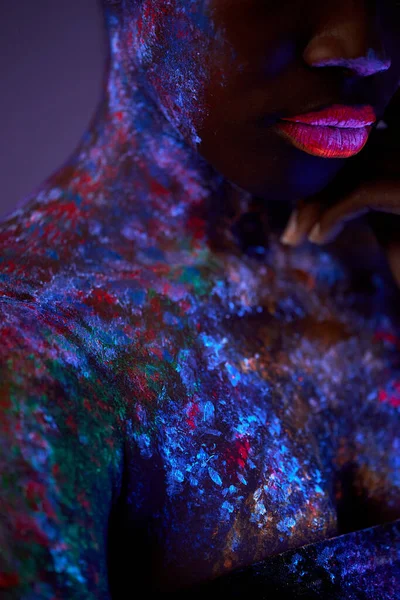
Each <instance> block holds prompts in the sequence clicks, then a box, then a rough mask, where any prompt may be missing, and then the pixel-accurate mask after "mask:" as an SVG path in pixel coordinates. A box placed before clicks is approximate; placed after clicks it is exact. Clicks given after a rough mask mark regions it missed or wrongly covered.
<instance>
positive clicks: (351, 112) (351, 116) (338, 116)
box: [281, 104, 377, 128]
mask: <svg viewBox="0 0 400 600" xmlns="http://www.w3.org/2000/svg"><path fill="white" fill-rule="evenodd" d="M281 119H282V120H283V121H294V122H296V123H306V124H308V125H320V126H325V127H326V126H330V127H345V128H358V127H366V126H367V125H372V124H373V123H375V122H376V120H377V118H376V114H375V110H374V108H373V107H372V106H370V105H369V104H363V105H358V106H349V105H346V104H332V105H330V106H328V107H326V108H322V109H320V110H317V111H315V112H308V113H304V114H302V115H296V116H293V117H281Z"/></svg>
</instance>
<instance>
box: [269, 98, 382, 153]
mask: <svg viewBox="0 0 400 600" xmlns="http://www.w3.org/2000/svg"><path fill="white" fill-rule="evenodd" d="M376 120H377V118H376V115H375V111H374V109H373V108H372V106H369V105H364V106H358V107H354V106H345V105H341V104H335V105H332V106H330V107H328V108H325V109H323V110H320V111H318V112H310V113H305V114H303V115H298V116H293V117H282V118H281V120H280V122H278V123H277V125H276V128H277V131H278V132H279V133H280V134H282V135H283V136H284V137H285V138H286V139H288V140H289V141H290V142H291V143H292V144H293V145H294V146H296V147H297V148H299V149H300V150H303V151H305V152H307V153H308V154H312V155H314V156H320V157H323V158H348V157H350V156H354V155H355V154H358V153H359V152H360V151H361V150H362V149H363V147H364V146H365V144H366V143H367V141H368V137H369V134H370V132H371V129H372V125H373V124H374V123H375V122H376Z"/></svg>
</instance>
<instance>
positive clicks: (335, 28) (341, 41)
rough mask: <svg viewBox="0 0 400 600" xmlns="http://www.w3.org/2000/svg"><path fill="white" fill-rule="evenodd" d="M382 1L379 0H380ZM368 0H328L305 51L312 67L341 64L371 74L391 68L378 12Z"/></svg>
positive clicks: (358, 72)
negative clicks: (371, 10)
mask: <svg viewBox="0 0 400 600" xmlns="http://www.w3.org/2000/svg"><path fill="white" fill-rule="evenodd" d="M378 1H379V0H378ZM366 4H368V6H369V7H370V5H371V3H370V2H368V3H367V2H366V0H334V1H333V2H326V1H325V2H324V5H325V9H324V11H323V15H322V17H321V18H320V19H319V24H318V25H317V27H316V29H315V30H314V32H313V37H312V39H311V40H310V41H309V43H308V45H307V47H306V48H305V50H304V52H303V59H304V60H305V62H306V63H307V64H308V65H309V66H312V67H341V68H342V69H343V70H344V71H345V72H346V73H347V74H350V75H353V74H355V75H358V76H361V77H369V76H370V75H375V74H376V73H380V72H381V71H387V70H388V69H390V66H391V60H390V58H389V57H388V56H387V55H386V52H385V48H384V45H383V41H382V37H381V36H382V32H380V31H379V27H378V22H379V19H378V17H377V15H375V14H374V15H371V14H369V12H370V8H368V9H367V6H366Z"/></svg>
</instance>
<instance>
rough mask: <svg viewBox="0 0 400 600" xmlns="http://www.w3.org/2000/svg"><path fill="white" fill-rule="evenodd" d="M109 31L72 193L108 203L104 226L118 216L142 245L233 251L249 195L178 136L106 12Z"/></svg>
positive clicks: (75, 163) (76, 158)
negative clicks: (101, 85) (101, 87)
mask: <svg viewBox="0 0 400 600" xmlns="http://www.w3.org/2000/svg"><path fill="white" fill-rule="evenodd" d="M107 28H108V32H109V42H110V51H109V56H108V69H107V80H106V85H105V93H104V98H103V101H102V103H101V106H100V107H99V109H98V112H97V115H96V117H95V119H94V121H93V123H92V126H91V127H90V128H89V130H88V132H87V134H86V135H85V137H84V139H83V141H82V144H81V146H80V148H79V149H78V151H77V153H76V155H75V156H74V158H73V161H72V163H73V164H72V165H71V166H72V173H73V176H72V180H71V182H70V185H71V186H72V187H73V188H74V192H75V193H78V194H79V195H80V196H81V197H82V198H83V201H84V202H89V203H91V204H97V205H99V206H101V207H103V208H104V207H105V209H106V210H107V220H108V222H109V223H111V222H115V219H116V218H119V219H120V220H121V221H122V222H123V223H124V224H125V225H123V227H124V226H125V230H126V233H127V235H128V236H129V235H131V238H130V239H132V240H134V239H136V240H139V235H141V237H142V240H144V238H145V243H146V246H149V245H151V246H157V247H161V248H163V249H164V250H170V251H174V250H176V249H177V248H178V247H179V248H183V247H184V248H186V249H188V250H193V248H199V247H203V248H204V247H205V245H207V246H208V247H211V248H212V249H214V250H216V251H218V250H226V249H227V248H230V249H231V250H233V251H234V252H238V244H237V238H236V237H235V235H234V234H233V232H232V225H233V224H234V223H235V222H236V221H237V219H238V218H239V216H240V215H241V214H243V213H244V212H246V211H247V210H248V209H249V206H250V204H251V202H252V198H251V195H250V194H248V193H247V192H244V191H243V190H241V189H239V188H238V187H237V186H235V185H234V184H231V183H229V182H228V181H227V180H226V179H224V178H223V177H222V176H221V175H220V174H218V173H217V172H216V171H215V170H214V169H213V168H212V167H211V166H210V165H209V164H208V163H207V162H206V161H205V160H204V159H203V158H202V157H201V156H200V155H199V154H198V153H197V152H196V149H195V147H193V145H192V146H191V145H190V144H189V143H187V142H186V141H185V140H184V139H183V137H182V136H181V134H180V133H179V132H178V131H177V129H176V128H175V127H174V126H173V125H172V124H171V123H170V122H169V121H168V119H167V118H166V116H165V115H164V114H163V113H162V110H161V109H160V107H159V106H158V105H157V103H156V101H155V100H154V99H153V98H152V97H151V93H149V92H148V90H146V84H145V82H144V79H143V77H142V75H141V73H140V70H139V69H137V67H135V66H134V64H132V61H129V60H128V57H127V56H126V55H125V54H124V51H123V48H124V43H125V40H124V39H123V35H124V33H123V28H122V27H121V26H120V23H119V20H118V18H117V17H115V16H114V15H109V16H108V20H107ZM194 145H195V144H194ZM129 227H132V231H131V232H130V233H129V231H128V230H129ZM139 230H140V232H139Z"/></svg>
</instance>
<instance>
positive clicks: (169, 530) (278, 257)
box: [0, 2, 400, 600]
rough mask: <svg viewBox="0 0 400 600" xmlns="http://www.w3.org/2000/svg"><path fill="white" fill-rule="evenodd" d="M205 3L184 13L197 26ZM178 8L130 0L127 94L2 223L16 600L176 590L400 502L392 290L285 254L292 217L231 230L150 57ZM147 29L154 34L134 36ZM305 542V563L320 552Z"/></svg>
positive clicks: (7, 580)
mask: <svg viewBox="0 0 400 600" xmlns="http://www.w3.org/2000/svg"><path fill="white" fill-rule="evenodd" d="M195 4H196V3H188V4H187V6H188V8H187V12H184V13H183V14H182V19H184V20H185V19H186V18H188V19H189V18H190V19H192V20H193V22H195V21H196V18H197V17H196V18H195V17H194V16H193V15H195V14H196V13H195V11H191V10H190V9H192V8H194V7H195ZM178 5H179V6H180V7H181V9H182V6H183V5H182V3H180V4H179V3H168V4H164V7H165V10H166V11H172V12H173V11H175V10H177V7H178ZM152 6H153V8H152ZM154 6H155V4H154V3H151V2H144V3H143V10H144V12H143V13H142V22H141V25H140V27H139V24H140V21H129V20H128V21H125V24H126V25H125V28H124V27H123V25H122V22H121V21H120V19H121V16H120V14H119V13H118V11H115V12H111V13H110V14H109V17H108V30H109V35H110V44H111V52H112V53H111V56H110V61H109V66H110V76H109V79H108V82H107V88H106V90H105V96H106V98H105V100H106V102H105V107H104V106H102V107H101V109H99V114H98V115H97V119H96V121H95V122H94V123H93V125H92V127H91V129H90V130H89V131H88V132H87V134H86V135H85V138H84V140H83V141H82V144H81V145H80V147H79V149H78V151H77V153H76V155H75V156H74V157H73V158H72V159H71V160H70V161H69V162H68V163H67V164H66V165H65V166H64V168H63V169H61V170H60V171H59V172H57V173H56V174H54V175H53V176H52V177H51V178H50V179H49V180H48V181H47V182H46V183H45V184H44V185H43V186H42V188H41V190H40V191H39V192H38V193H37V194H36V195H34V196H32V197H31V198H30V199H29V201H28V202H27V203H26V204H25V206H23V207H21V208H19V209H18V210H17V211H15V212H14V213H13V214H11V215H9V216H8V218H7V219H5V220H4V221H3V222H2V224H1V229H0V244H1V255H0V284H1V304H0V307H1V308H0V310H1V319H0V328H1V340H2V343H1V345H0V354H1V360H0V364H1V388H0V394H1V395H0V402H1V408H2V412H3V416H2V419H1V425H0V427H1V435H0V448H1V453H0V473H1V478H2V485H1V489H2V494H1V501H0V502H1V514H2V520H1V521H0V539H1V544H0V590H1V592H4V593H5V594H8V596H9V597H10V598H12V599H14V598H22V599H23V600H28V599H29V600H37V599H40V600H46V599H55V598H57V599H58V598H60V599H61V598H71V599H75V598H76V599H78V598H85V599H86V598H87V599H90V598H96V599H97V598H105V599H106V598H111V597H113V598H114V599H115V598H118V597H126V589H129V586H133V587H134V586H136V585H139V584H140V583H142V582H143V583H144V584H146V586H147V589H150V588H151V589H153V588H154V590H160V589H173V588H174V587H179V586H183V585H185V584H195V583H198V582H201V581H203V580H207V579H211V578H214V577H216V576H218V575H222V574H224V573H229V572H231V571H232V570H233V569H235V568H238V567H242V566H245V565H250V564H252V563H255V562H256V561H261V560H264V559H266V558H267V557H271V556H273V555H277V554H280V553H285V552H291V551H292V552H293V551H294V550H295V549H300V548H302V546H304V545H305V544H317V543H323V542H324V540H326V539H327V538H331V537H333V536H337V535H338V534H339V533H346V532H348V531H349V528H353V529H357V528H359V529H361V528H365V527H367V526H369V525H374V524H378V523H384V522H387V521H389V520H393V519H395V518H398V517H400V504H399V502H400V479H399V461H398V455H399V444H400V434H399V418H400V417H399V411H400V406H399V402H398V398H399V389H398V385H399V384H398V382H399V381H400V363H399V358H398V348H399V339H400V329H399V323H398V318H397V315H396V312H395V311H394V310H393V308H392V305H391V303H390V302H391V299H390V294H389V292H388V288H386V287H385V286H384V282H383V281H382V282H380V280H379V277H378V279H376V280H375V281H376V282H377V284H376V285H375V286H372V287H371V288H370V289H369V291H364V292H363V293H362V294H361V293H360V292H359V291H357V289H356V287H355V285H354V281H353V280H352V278H351V270H350V267H348V266H346V264H344V263H343V262H341V261H340V260H339V259H338V258H335V257H334V256H333V255H330V254H328V253H327V252H326V251H325V250H324V249H323V248H319V247H318V248H312V247H310V246H306V247H304V248H302V249H297V250H296V251H294V250H292V249H289V250H288V249H286V248H282V246H281V245H280V244H279V241H278V239H279V232H275V231H271V232H270V238H269V246H268V248H267V249H266V250H265V252H264V253H262V254H260V255H258V256H254V255H252V256H249V255H247V254H246V253H244V252H242V250H241V249H240V247H239V245H238V244H236V242H235V239H234V237H233V236H232V234H231V232H230V229H229V228H228V227H226V228H225V229H224V230H221V229H218V230H217V233H215V230H214V226H215V218H216V217H217V216H218V215H219V214H220V212H221V208H220V205H221V204H223V202H224V200H226V197H225V196H224V193H225V192H226V189H230V188H229V187H228V188H226V185H225V182H223V181H222V178H221V177H219V176H218V175H217V174H215V173H214V172H213V171H212V170H211V169H210V168H209V166H208V165H206V164H205V163H204V161H203V160H202V159H201V158H200V157H199V156H197V154H196V152H195V149H194V145H193V144H191V143H190V140H192V141H193V139H194V138H193V136H195V130H194V129H193V122H192V121H191V119H190V118H189V117H188V121H187V122H186V121H185V120H186V114H185V110H186V109H187V110H188V111H189V112H190V110H191V108H190V106H189V105H187V104H186V101H184V100H182V99H181V100H182V107H183V108H184V110H183V113H181V114H180V116H179V118H178V117H177V116H176V115H177V113H174V112H173V111H172V117H173V118H171V113H170V112H169V108H170V107H171V106H172V104H171V105H170V106H169V108H168V107H167V108H168V110H167V111H166V114H167V113H168V118H165V115H164V116H163V115H162V114H160V109H159V107H157V104H156V103H155V101H153V99H152V98H151V97H150V96H149V91H148V90H146V89H145V88H144V87H143V86H142V84H141V80H140V73H139V71H135V67H134V64H133V63H131V62H129V60H128V58H129V52H132V53H133V54H134V53H135V52H136V51H137V52H138V53H139V54H140V53H141V54H140V56H142V57H144V58H146V60H147V59H148V60H150V61H151V60H153V55H152V54H151V53H152V52H153V49H152V48H151V47H150V46H146V44H147V43H149V44H150V41H151V39H152V38H151V35H152V32H153V31H155V29H156V28H157V20H156V17H155V13H154V12H151V11H152V10H154ZM157 6H159V5H157ZM200 6H201V3H200V4H198V7H199V10H200ZM146 11H147V12H146ZM166 18H167V21H168V18H169V17H168V15H167V17H166ZM185 22H186V21H185ZM134 26H136V27H137V31H138V32H139V33H140V32H141V33H140V35H142V36H144V31H146V32H147V33H148V34H149V36H150V37H149V38H146V40H147V41H142V42H140V43H141V44H142V46H141V47H140V48H139V47H137V46H135V45H134V44H135V43H136V42H134V41H133V40H134V37H132V45H133V46H132V48H130V47H129V48H130V49H129V52H128V51H127V50H125V48H126V45H125V41H124V40H125V39H129V36H130V35H131V34H132V36H133V30H132V27H133V28H134ZM208 30H209V25H207V24H205V23H204V22H203V21H201V23H200V26H199V31H200V33H199V35H200V34H201V35H202V34H203V33H204V31H208ZM176 31H178V32H179V31H181V33H182V30H180V29H179V28H178V30H175V29H174V30H173V33H171V35H176ZM189 31H191V30H189ZM147 33H146V35H147ZM190 35H193V39H194V40H196V39H198V38H197V37H196V36H197V32H195V31H192V32H191V34H190ZM138 39H141V38H140V36H139V38H138ZM144 39H145V38H143V40H144ZM157 39H158V38H155V42H154V43H155V44H156V45H157ZM178 39H179V36H178ZM180 51H181V46H180V45H179V44H178V46H177V47H176V52H180ZM170 60H171V61H172V63H171V65H170V66H168V65H167V64H166V63H163V64H160V65H159V67H158V68H159V72H160V73H161V72H162V70H163V69H166V70H168V68H173V60H174V57H171V58H170ZM128 66H129V68H128ZM185 68H186V67H185ZM187 68H189V67H187ZM195 76H196V77H197V74H196V73H195ZM157 77H158V74H157V73H156V72H154V81H158V86H159V88H160V89H161V87H162V85H163V84H162V83H161V82H160V80H158V79H157ZM167 80H169V79H168V78H167ZM198 81H201V77H200V79H199V80H196V82H195V84H194V87H195V88H196V86H197V85H198ZM174 85H175V84H174ZM199 85H200V84H199ZM196 89H197V88H196ZM174 90H175V91H174V94H175V93H176V99H177V102H178V100H179V93H180V88H179V82H178V83H177V84H176V86H175V88H174ZM164 92H165V89H163V90H162V94H161V95H162V97H165V94H164ZM172 99H173V98H172ZM181 100H179V101H181ZM171 101H172V100H171ZM176 106H179V104H176ZM174 114H175V116H176V119H177V120H179V123H180V124H183V130H184V131H185V135H186V136H187V138H188V140H189V142H188V143H185V141H184V139H183V138H182V135H180V133H179V132H178V131H177V127H176V122H175V117H174ZM179 127H180V125H179ZM231 191H232V195H234V194H237V195H238V198H237V199H236V200H237V201H238V203H239V204H241V206H243V207H244V206H246V201H247V200H248V196H247V195H246V194H245V193H241V192H240V191H238V190H231ZM221 232H222V233H223V234H224V236H225V237H226V239H225V242H226V244H227V245H226V246H225V250H224V251H221V250H218V247H217V246H216V244H215V242H216V241H218V240H216V239H215V238H219V237H220V235H221V237H222V233H221ZM378 280H379V281H378ZM351 539H352V540H357V539H358V538H357V536H353V538H351ZM365 539H366V542H365V543H366V544H367V547H368V548H369V550H368V551H369V552H371V546H368V544H369V541H368V540H369V538H368V536H366V538H365ZM360 543H361V542H360ZM362 543H364V542H362ZM328 546H329V544H328ZM360 547H361V548H364V546H362V544H361V546H360ZM352 548H353V546H351V544H350V545H349V546H348V550H349V553H350V554H349V556H351V552H352V551H353V550H352ZM354 552H355V551H354ZM292 556H293V561H292V562H291V563H290V564H291V565H292V569H293V572H294V573H295V574H296V576H298V577H300V576H301V573H302V572H303V571H301V569H302V568H303V567H302V561H303V560H306V559H305V558H303V557H304V556H305V554H304V552H303V551H302V550H301V551H300V550H299V551H298V553H297V554H296V555H292ZM324 556H325V555H322V554H321V555H320V560H326V561H328V562H329V560H330V559H329V557H328V558H326V559H324ZM298 557H300V558H298ZM328 559H329V560H328ZM271 560H272V559H271ZM342 563H343V565H344V564H345V560H344V559H343V561H342ZM271 564H273V563H271ZM299 569H300V571H299ZM335 573H339V575H340V570H339V571H335ZM288 577H289V575H288ZM374 585H375V588H374V589H376V590H378V591H379V589H380V588H379V585H381V587H382V590H385V589H386V587H387V586H388V585H389V584H388V582H387V580H385V579H383V580H382V582H381V583H379V582H375V580H374ZM385 586H386V587H385ZM378 591H377V597H378ZM124 593H125V595H124ZM5 597H7V596H5ZM383 597H384V596H383ZM388 597H389V596H388Z"/></svg>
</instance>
